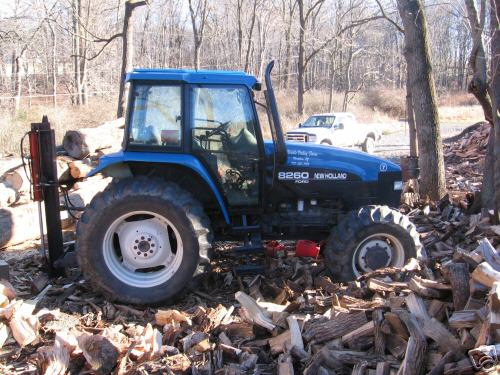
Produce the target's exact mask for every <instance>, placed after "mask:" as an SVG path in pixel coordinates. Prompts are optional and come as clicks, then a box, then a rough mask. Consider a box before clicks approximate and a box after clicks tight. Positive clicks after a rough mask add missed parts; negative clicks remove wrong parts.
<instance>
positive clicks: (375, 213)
mask: <svg viewBox="0 0 500 375" xmlns="http://www.w3.org/2000/svg"><path fill="white" fill-rule="evenodd" d="M324 252H325V257H326V260H327V266H328V268H329V270H330V272H331V274H332V276H333V277H334V278H335V279H336V280H339V281H351V280H354V279H356V278H358V277H359V276H361V275H362V274H364V273H367V272H370V271H373V270H376V269H379V268H384V267H403V266H404V264H405V263H406V261H407V260H408V259H409V258H420V257H421V253H422V245H421V243H420V240H419V235H418V232H417V230H416V228H415V226H414V225H413V224H412V223H411V222H410V220H409V219H408V218H407V217H406V216H404V215H402V214H401V213H400V212H398V211H395V210H392V209H390V208H389V207H387V206H367V207H363V208H361V209H359V210H358V211H353V212H351V213H349V214H348V215H347V216H346V217H344V218H343V219H342V220H340V222H339V224H338V225H337V226H336V227H335V228H333V230H332V231H331V233H330V236H329V237H328V240H327V243H326V246H325V249H324Z"/></svg>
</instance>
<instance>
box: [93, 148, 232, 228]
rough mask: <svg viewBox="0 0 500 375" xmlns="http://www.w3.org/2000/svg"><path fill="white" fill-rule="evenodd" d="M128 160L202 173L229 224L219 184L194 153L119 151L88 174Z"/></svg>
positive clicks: (102, 159) (100, 159)
mask: <svg viewBox="0 0 500 375" xmlns="http://www.w3.org/2000/svg"><path fill="white" fill-rule="evenodd" d="M126 162H143V163H163V164H167V163H168V164H178V165H183V166H185V167H188V168H191V169H192V170H194V171H195V172H196V173H197V174H198V175H200V176H201V177H202V178H203V180H205V182H206V183H207V184H208V186H209V187H210V189H212V192H213V193H214V195H215V198H216V199H217V202H219V205H220V208H221V211H222V214H223V215H224V219H225V220H226V223H227V224H229V222H230V221H229V214H228V212H227V209H226V205H225V204H224V200H223V199H222V196H221V195H220V193H219V190H218V189H217V186H216V185H215V184H214V182H213V180H212V178H211V177H210V175H209V174H208V172H207V170H206V168H205V167H204V166H203V164H201V163H200V161H199V160H198V159H197V158H196V157H194V156H193V155H188V154H172V153H160V152H126V151H119V152H116V153H113V154H109V155H106V156H103V157H101V158H99V166H98V167H97V168H96V169H94V170H92V171H91V172H90V173H89V175H88V176H93V175H95V174H96V173H99V172H101V171H102V170H104V169H105V168H106V167H109V166H110V165H112V164H117V163H126Z"/></svg>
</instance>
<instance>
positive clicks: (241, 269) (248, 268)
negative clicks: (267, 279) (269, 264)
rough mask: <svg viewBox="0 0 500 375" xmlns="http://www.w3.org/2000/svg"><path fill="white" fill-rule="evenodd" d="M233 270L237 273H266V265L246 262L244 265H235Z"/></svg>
mask: <svg viewBox="0 0 500 375" xmlns="http://www.w3.org/2000/svg"><path fill="white" fill-rule="evenodd" d="M233 271H234V273H235V274H237V275H253V274H258V273H264V266H261V265H258V264H245V265H244V266H238V267H234V268H233Z"/></svg>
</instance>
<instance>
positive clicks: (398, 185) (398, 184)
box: [394, 181, 403, 190]
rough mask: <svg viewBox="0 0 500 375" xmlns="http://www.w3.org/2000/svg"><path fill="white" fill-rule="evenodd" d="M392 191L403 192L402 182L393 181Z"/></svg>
mask: <svg viewBox="0 0 500 375" xmlns="http://www.w3.org/2000/svg"><path fill="white" fill-rule="evenodd" d="M394 190H403V181H394Z"/></svg>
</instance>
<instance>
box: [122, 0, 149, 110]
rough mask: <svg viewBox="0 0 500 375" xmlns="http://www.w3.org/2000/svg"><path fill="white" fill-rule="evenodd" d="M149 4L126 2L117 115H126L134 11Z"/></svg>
mask: <svg viewBox="0 0 500 375" xmlns="http://www.w3.org/2000/svg"><path fill="white" fill-rule="evenodd" d="M145 4H147V1H146V0H127V2H126V3H125V15H124V17H123V31H122V67H121V71H120V91H119V93H118V109H117V111H116V117H117V118H120V117H123V116H124V115H125V109H126V104H127V96H128V89H127V87H128V86H126V84H125V74H126V73H127V72H128V71H130V70H132V66H133V61H134V23H133V22H132V13H133V11H134V9H135V8H137V7H139V6H142V5H145Z"/></svg>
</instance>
